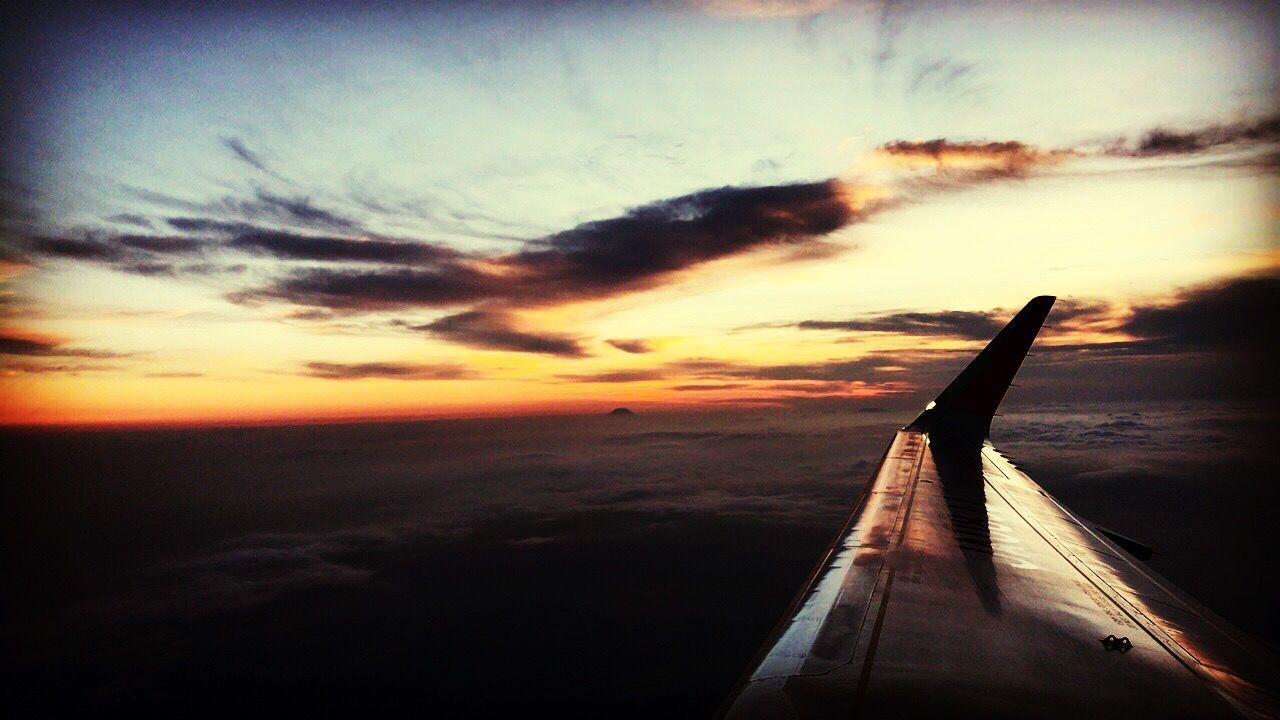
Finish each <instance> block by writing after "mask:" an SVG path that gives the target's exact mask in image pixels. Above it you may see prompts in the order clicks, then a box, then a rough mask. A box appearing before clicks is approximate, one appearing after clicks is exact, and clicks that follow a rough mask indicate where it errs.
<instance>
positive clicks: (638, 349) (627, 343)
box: [605, 339, 653, 355]
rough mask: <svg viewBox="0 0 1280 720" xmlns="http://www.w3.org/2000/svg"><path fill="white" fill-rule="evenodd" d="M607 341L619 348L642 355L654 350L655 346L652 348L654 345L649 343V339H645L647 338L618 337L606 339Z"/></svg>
mask: <svg viewBox="0 0 1280 720" xmlns="http://www.w3.org/2000/svg"><path fill="white" fill-rule="evenodd" d="M605 342H606V343H609V344H610V345H612V346H613V347H616V348H618V349H619V350H621V351H622V352H626V353H632V354H634V355H640V354H644V353H647V352H652V351H653V348H652V347H651V346H650V345H649V343H648V342H647V341H645V340H617V339H614V340H605Z"/></svg>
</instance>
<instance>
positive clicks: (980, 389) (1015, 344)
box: [907, 295, 1056, 444]
mask: <svg viewBox="0 0 1280 720" xmlns="http://www.w3.org/2000/svg"><path fill="white" fill-rule="evenodd" d="M1054 300H1056V298H1054V297H1052V296H1049V295H1041V296H1040V297H1037V298H1033V299H1032V300H1031V302H1029V303H1027V306H1026V307H1024V308H1022V310H1021V311H1019V312H1018V314H1017V315H1014V316H1013V319H1012V320H1010V321H1009V324H1008V325H1005V326H1004V329H1003V330H1001V331H1000V332H999V333H997V334H996V336H995V338H994V339H993V340H992V341H991V342H990V343H988V344H987V347H985V348H984V349H983V350H982V352H980V353H978V356H977V357H975V358H974V359H973V362H971V363H969V366H968V367H966V368H965V369H964V371H963V372H961V373H960V374H959V375H958V376H956V379H955V380H952V381H951V384H950V385H948V386H947V389H945V390H943V391H942V394H941V395H939V396H938V397H937V399H935V400H934V401H933V402H931V403H929V407H927V408H926V409H925V411H924V412H923V413H921V414H920V417H918V418H916V419H915V421H914V422H912V423H911V424H910V425H908V426H907V428H908V429H910V430H920V431H922V432H928V433H930V434H933V435H951V436H956V437H959V438H961V439H963V440H966V441H970V442H976V443H979V444H980V443H982V442H983V441H984V440H986V439H987V436H988V434H990V432H991V418H992V416H994V415H995V413H996V408H998V407H1000V401H1001V400H1003V399H1004V394H1005V391H1007V390H1008V389H1009V385H1010V383H1012V382H1013V376H1014V375H1016V374H1017V373H1018V368H1019V367H1021V366H1022V359H1023V358H1024V357H1026V356H1027V351H1028V350H1030V349H1031V343H1032V342H1034V341H1035V339H1036V335H1037V334H1038V333H1039V332H1040V327H1041V326H1042V325H1044V319H1045V318H1046V317H1048V315H1049V310H1050V308H1052V307H1053V303H1054Z"/></svg>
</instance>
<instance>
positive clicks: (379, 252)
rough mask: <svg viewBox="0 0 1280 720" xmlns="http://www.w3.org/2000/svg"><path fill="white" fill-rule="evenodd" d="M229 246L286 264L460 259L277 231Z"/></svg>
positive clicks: (412, 245)
mask: <svg viewBox="0 0 1280 720" xmlns="http://www.w3.org/2000/svg"><path fill="white" fill-rule="evenodd" d="M229 246H230V247H232V248H234V249H237V250H242V251H244V252H248V253H252V254H258V255H270V256H272V257H277V258H284V259H289V260H319V261H330V262H342V261H349V262H373V263H400V264H406V265H414V264H425V265H429V264H433V263H439V262H442V261H452V260H456V259H459V258H461V257H462V256H461V254H460V253H458V252H457V251H456V250H451V249H449V248H446V247H442V246H440V245H430V244H427V243H419V242H407V241H401V240H383V239H358V240H357V239H353V238H344V237H316V236H311V235H299V234H297V233H291V232H284V231H279V230H256V231H249V232H243V233H241V234H239V235H237V236H236V237H235V238H234V239H232V240H231V241H230V243H229Z"/></svg>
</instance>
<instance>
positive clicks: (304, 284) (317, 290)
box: [227, 266, 500, 312]
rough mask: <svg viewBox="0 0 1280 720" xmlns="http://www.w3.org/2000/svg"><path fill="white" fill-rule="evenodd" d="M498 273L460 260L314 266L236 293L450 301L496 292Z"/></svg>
mask: <svg viewBox="0 0 1280 720" xmlns="http://www.w3.org/2000/svg"><path fill="white" fill-rule="evenodd" d="M499 287H500V283H499V282H498V281H496V280H495V279H493V278H491V277H489V276H486V275H484V274H481V273H479V272H476V271H473V270H471V269H469V268H465V267H460V266H449V267H447V268H439V269H429V270H412V269H401V268H396V269H386V270H381V269H379V270H358V269H345V268H344V269H327V268H322V269H310V270H301V271H295V272H292V273H289V274H288V275H286V276H284V277H282V278H279V279H277V280H276V281H275V282H273V283H272V284H271V285H270V286H269V287H267V288H261V289H256V290H245V291H239V292H234V293H231V294H229V295H228V296H227V298H228V299H229V300H231V301H232V302H237V303H257V302H263V301H272V300H274V301H284V302H289V303H293V304H294V305H303V306H310V307H316V308H326V309H330V310H338V311H343V312H367V311H374V310H386V309H394V308H408V307H449V306H452V305H462V304H467V303H472V302H477V301H479V300H484V299H487V298H490V297H493V296H494V295H495V294H496V293H497V291H498V289H499Z"/></svg>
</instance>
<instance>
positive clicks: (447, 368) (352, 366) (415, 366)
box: [304, 362, 474, 380]
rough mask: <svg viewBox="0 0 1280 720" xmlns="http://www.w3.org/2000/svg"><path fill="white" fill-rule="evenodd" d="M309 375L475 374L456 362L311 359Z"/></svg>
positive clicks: (407, 377)
mask: <svg viewBox="0 0 1280 720" xmlns="http://www.w3.org/2000/svg"><path fill="white" fill-rule="evenodd" d="M304 374H306V375H309V376H311V377H316V378H323V379H325V380H365V379H368V378H380V379H390V380H463V379H467V378H471V377H474V374H473V373H472V372H471V371H470V370H468V369H467V368H465V367H463V366H461V365H456V364H452V363H441V364H434V365H427V364H421V363H329V362H309V363H307V364H306V371H305V373H304Z"/></svg>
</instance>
